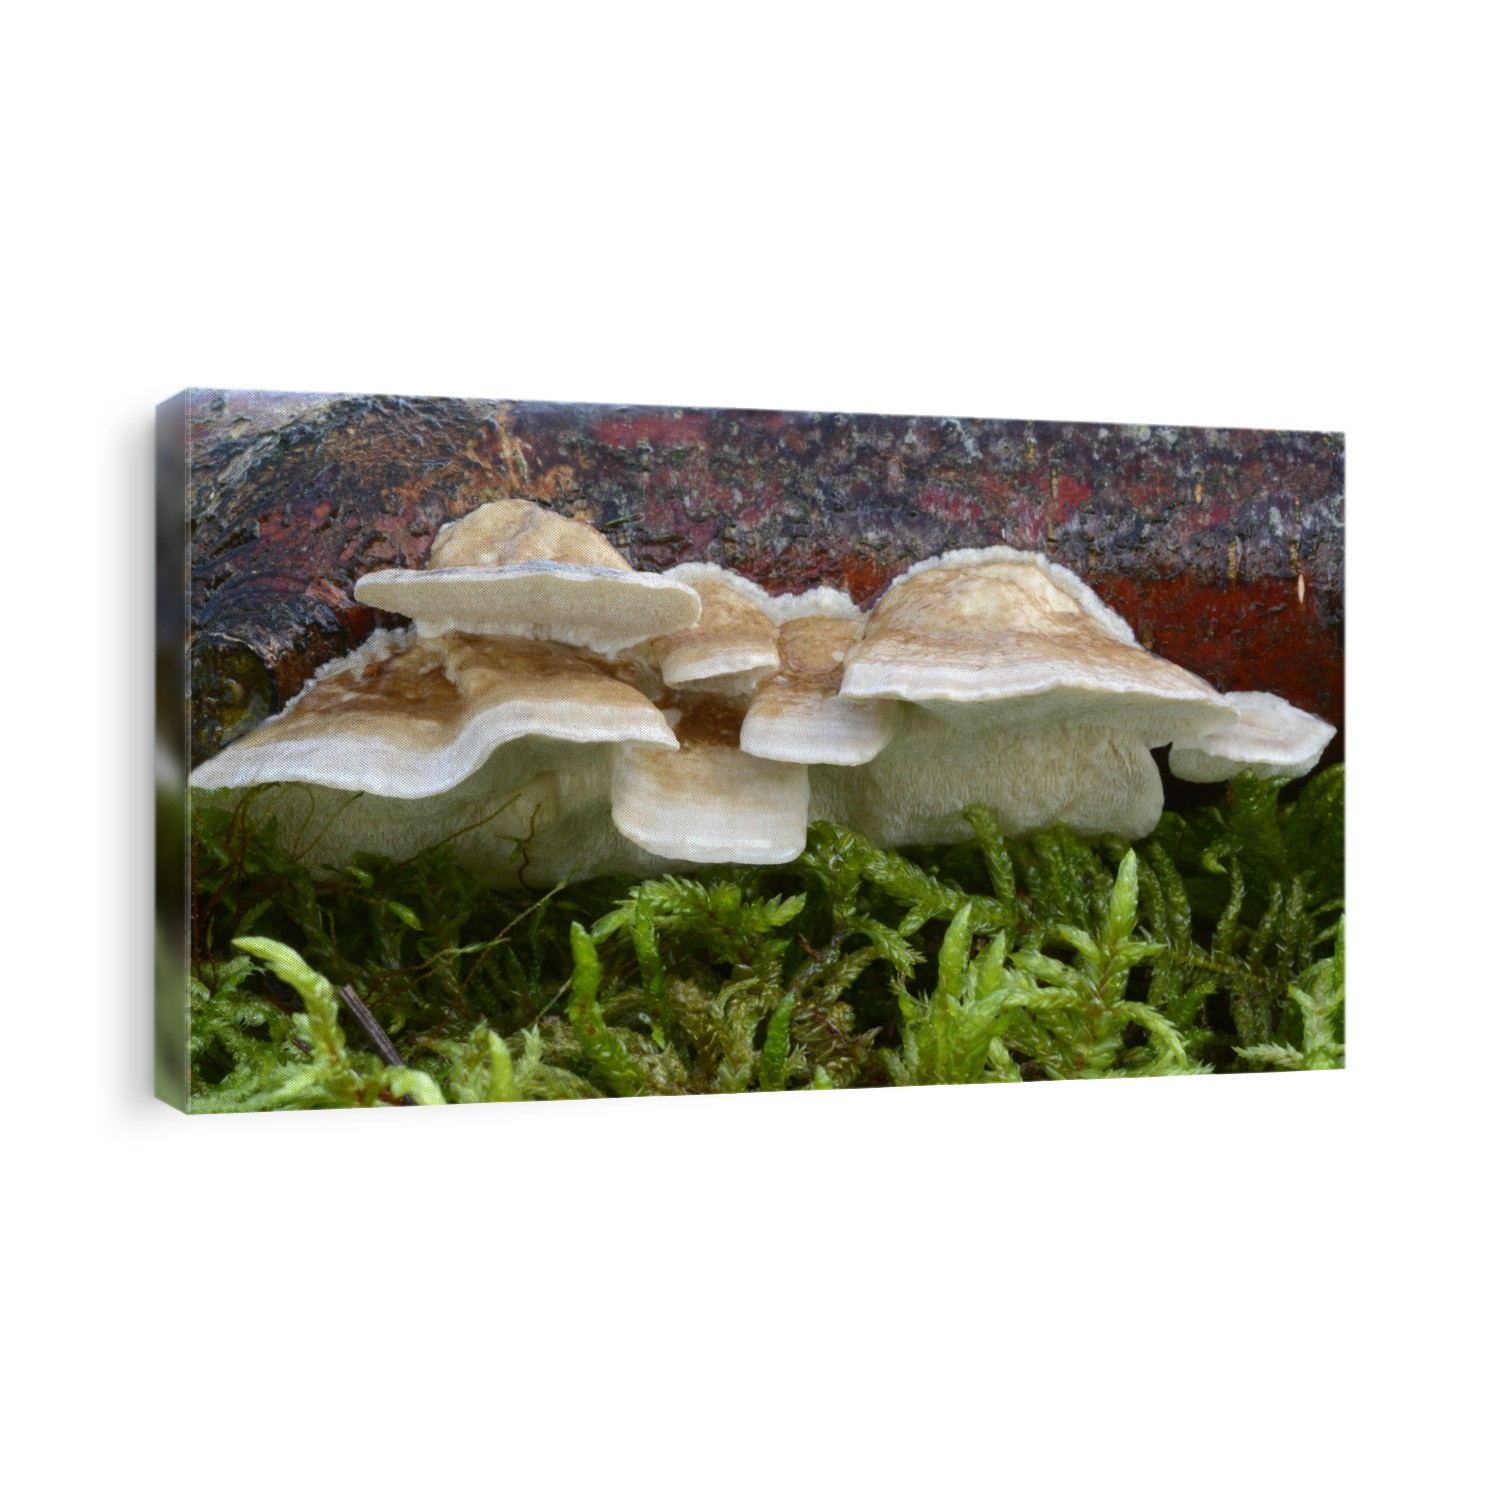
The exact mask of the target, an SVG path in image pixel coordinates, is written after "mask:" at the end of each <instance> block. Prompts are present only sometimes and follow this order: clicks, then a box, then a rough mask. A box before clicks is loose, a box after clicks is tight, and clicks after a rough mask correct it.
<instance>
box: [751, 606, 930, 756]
mask: <svg viewBox="0 0 1500 1500" xmlns="http://www.w3.org/2000/svg"><path fill="white" fill-rule="evenodd" d="M861 624H862V621H861V619H858V618H856V619H849V618H846V617H841V616H838V615H825V614H810V615H803V616H801V617H799V618H796V619H790V620H787V621H785V622H784V623H783V624H782V626H781V629H780V632H779V633H778V637H777V642H778V646H779V650H780V669H779V670H778V671H777V673H776V675H775V676H774V677H770V678H767V680H766V681H764V682H763V683H761V684H760V686H759V687H758V688H757V689H756V692H755V696H754V697H753V698H752V699H751V700H750V707H749V709H748V710H747V711H746V713H745V722H744V724H743V726H742V727H741V729H740V748H741V749H742V750H745V751H747V752H748V753H749V754H751V755H758V756H762V757H764V758H765V759H767V760H782V761H800V762H801V763H802V764H804V765H830V766H858V765H863V764H864V763H865V762H866V761H868V760H873V759H874V757H875V756H877V755H878V754H879V753H880V752H881V751H882V750H883V749H885V747H886V745H888V744H889V743H890V741H891V737H892V736H893V735H894V734H895V733H896V726H897V721H898V718H899V716H900V705H899V704H897V703H888V702H882V701H873V702H856V701H855V700H853V699H850V698H841V697H840V696H839V688H840V687H841V685H842V683H843V678H844V663H845V661H846V660H847V658H848V656H849V653H850V652H851V651H852V650H853V649H854V645H855V642H856V641H858V639H859V633H860V629H861Z"/></svg>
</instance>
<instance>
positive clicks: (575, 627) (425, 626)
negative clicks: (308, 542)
mask: <svg viewBox="0 0 1500 1500" xmlns="http://www.w3.org/2000/svg"><path fill="white" fill-rule="evenodd" d="M354 597H355V598H356V599H358V600H359V601H360V602H361V603H362V604H371V605H374V606H375V607H376V608H377V609H385V610H390V611H392V612H393V613H395V614H399V615H406V616H408V617H409V618H410V619H412V620H414V621H415V622H416V627H417V630H418V632H419V633H420V634H422V635H441V634H444V633H447V632H450V631H467V632H469V633H471V634H474V635H504V636H522V637H528V638H530V639H533V640H542V641H559V642H562V643H563V644H565V645H570V646H582V647H584V648H586V649H587V650H590V651H597V652H599V653H601V654H602V655H605V656H613V655H616V654H618V652H619V651H621V650H622V649H623V648H624V647H626V646H632V645H635V644H636V643H638V642H640V641H644V640H648V639H650V638H651V637H652V636H658V635H666V634H668V633H670V632H672V631H676V630H682V629H685V628H686V627H688V626H690V625H692V624H693V623H694V622H695V621H696V620H697V618H698V613H699V610H700V608H701V606H700V604H699V600H698V595H697V594H696V593H694V591H693V590H692V589H691V588H689V587H688V586H687V585H686V584H684V583H679V582H676V581H675V580H673V579H670V578H667V577H665V576H664V575H662V574H660V573H637V572H636V571H635V570H634V569H633V568H632V567H631V566H630V564H629V563H628V562H626V560H625V559H624V558H623V557H621V556H620V554H619V553H618V552H616V551H615V549H614V548H613V547H611V546H610V544H609V543H608V542H607V541H605V539H604V537H603V536H601V535H600V534H599V532H597V531H595V530H594V528H593V527H592V526H588V525H585V524H584V523H583V522H582V521H572V520H569V519H568V518H566V517H565V516H559V515H556V514H554V513H553V512H551V511H549V510H545V509H543V507H542V506H540V505H537V504H535V503H534V502H532V501H530V500H492V501H490V502H489V503H488V504H487V505H481V506H480V507H479V508H478V509H477V510H474V511H471V512H470V513H469V514H468V515H466V516H465V517H463V519H462V520H459V521H451V522H449V524H448V525H446V526H444V527H443V528H442V530H441V531H439V532H438V534H437V536H436V537H435V538H434V540H433V543H432V551H431V553H430V554H429V555H428V559H427V566H426V567H425V568H383V569H381V570H380V571H379V572H376V573H367V574H366V575H365V576H364V577H363V578H361V579H360V580H359V582H358V583H357V584H355V586H354Z"/></svg>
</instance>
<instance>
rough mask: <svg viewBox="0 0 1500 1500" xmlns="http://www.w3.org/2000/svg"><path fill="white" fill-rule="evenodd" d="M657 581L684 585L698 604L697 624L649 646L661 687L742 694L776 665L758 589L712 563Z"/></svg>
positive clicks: (772, 634) (771, 629) (771, 628)
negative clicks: (699, 601) (698, 688)
mask: <svg viewBox="0 0 1500 1500" xmlns="http://www.w3.org/2000/svg"><path fill="white" fill-rule="evenodd" d="M662 577H663V578H670V579H671V580H672V581H673V582H674V583H685V584H686V585H687V586H688V587H689V588H690V589H692V590H693V592H694V593H696V594H697V595H698V598H699V599H700V600H701V601H702V604H703V612H702V613H701V614H700V615H699V616H698V621H697V624H695V625H691V626H689V627H688V628H687V629H686V630H680V631H677V632H676V633H675V634H673V635H668V636H663V637H662V638H660V639H659V640H656V641H653V642H652V646H653V647H654V649H655V652H656V661H657V665H658V668H659V670H660V672H661V679H662V682H663V683H664V684H665V685H666V686H667V687H682V686H697V685H699V684H701V685H703V686H704V687H712V688H713V689H715V690H716V691H724V692H736V691H742V690H745V689H748V688H750V687H753V686H754V685H755V683H757V682H758V681H760V679H761V678H763V677H766V676H768V675H769V674H770V673H772V672H774V671H775V670H776V668H777V667H778V666H779V665H780V661H781V658H780V657H779V656H778V654H777V651H776V621H775V620H774V619H773V618H772V617H771V615H770V614H769V613H768V612H767V610H766V608H765V604H766V601H767V600H768V599H769V597H770V596H769V595H768V594H767V593H766V592H765V590H764V589H761V588H759V587H757V586H756V585H755V584H753V583H751V582H750V581H749V580H748V579H746V578H741V577H740V576H739V574H738V573H732V572H730V571H729V569H727V568H721V567H719V566H718V564H717V563H682V564H680V565H679V566H677V567H675V568H668V569H667V571H666V572H665V573H663V574H662Z"/></svg>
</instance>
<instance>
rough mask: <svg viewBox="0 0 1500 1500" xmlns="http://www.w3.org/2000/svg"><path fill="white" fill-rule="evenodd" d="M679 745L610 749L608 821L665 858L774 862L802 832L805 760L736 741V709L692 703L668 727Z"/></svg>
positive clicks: (793, 853)
mask: <svg viewBox="0 0 1500 1500" xmlns="http://www.w3.org/2000/svg"><path fill="white" fill-rule="evenodd" d="M672 712H673V713H676V712H677V711H676V710H673V711H672ZM675 728H676V731H677V739H678V742H679V743H680V745H681V747H682V748H681V749H680V750H676V751H672V750H657V749H650V748H645V747H640V746H622V747H621V748H620V749H618V750H617V751H616V752H615V764H614V778H613V784H612V792H611V796H612V803H613V817H614V822H615V827H616V828H618V829H619V830H620V832H621V833H623V834H624V835H625V837H626V838H627V839H629V840H630V841H631V842H632V843H633V844H637V845H639V846H640V847H641V848H642V849H646V850H649V851H650V852H651V853H652V854H656V855H660V856H661V857H662V858H663V859H671V860H689V861H692V862H693V863H695V864H717V863H720V862H721V861H733V862H735V863H738V864H748V865H779V864H784V863H785V862H786V861H787V860H789V859H795V858H796V857H797V856H798V855H799V854H800V853H801V852H802V849H803V846H804V845H805V843H806V840H807V795H808V794H807V767H806V766H803V765H786V764H782V763H779V762H777V761H770V760H760V759H758V758H757V757H755V756H753V755H746V754H745V753H744V751H743V750H741V749H740V748H739V731H740V713H739V711H738V710H736V709H735V708H734V706H733V705H731V704H727V703H724V702H721V701H715V700H713V699H700V700H697V701H695V702H693V703H692V704H691V705H689V707H688V708H687V710H686V711H685V712H683V713H681V715H680V717H679V718H678V720H677V723H676V725H675Z"/></svg>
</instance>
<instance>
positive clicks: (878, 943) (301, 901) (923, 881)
mask: <svg viewBox="0 0 1500 1500" xmlns="http://www.w3.org/2000/svg"><path fill="white" fill-rule="evenodd" d="M966 817H967V818H968V821H969V823H970V826H971V827H972V828H973V830H974V837H973V838H972V839H971V840H970V841H968V842H967V843H963V844H958V845H955V846H952V847H948V848H941V849H918V850H910V849H908V850H903V851H900V852H897V851H893V850H886V849H879V848H877V847H875V846H874V845H873V844H871V843H869V842H868V841H867V840H865V839H863V838H861V837H859V836H858V835H857V834H854V833H850V832H848V831H847V830H844V829H840V828H837V827H835V826H833V825H831V824H826V823H820V824H815V825H814V826H813V827H812V828H811V829H810V830H809V834H808V841H807V849H806V852H805V853H804V854H803V855H802V856H801V857H800V858H799V859H797V860H795V861H794V862H792V863H791V864H788V865H781V866H754V867H746V866H741V867H723V868H712V869H703V870H698V871H695V872H694V875H693V877H692V878H686V877H678V876H668V877H664V878H662V879H659V880H647V881H639V880H631V879H626V878H606V879H599V880H593V881H589V882H586V883H584V884H580V885H574V886H565V887H561V888H558V889H556V890H553V891H548V892H544V893H536V892H532V893H524V892H523V893H518V892H515V891H504V890H496V889H493V888H491V887H489V886H487V885H485V884H483V883H482V882H480V881H478V880H476V879H475V878H473V877H472V876H470V875H467V874H465V873H464V872H463V871H462V870H461V869H460V868H459V867H458V864H457V863H456V861H455V860H454V858H453V856H452V854H451V852H450V851H448V850H445V849H444V848H442V847H438V848H435V849H432V850H428V851H426V852H424V853H423V854H421V855H419V856H417V857H416V858H413V859H410V860H406V861H403V862H400V863H394V862H390V861H383V860H377V859H373V858H364V859H361V860H359V861H358V862H356V863H355V864H352V865H350V866H348V867H347V868H343V869H336V870H334V869H326V868H319V867H318V866H317V865H316V863H315V861H314V860H313V859H312V858H311V857H310V856H309V857H308V858H305V859H303V860H299V859H297V858H295V857H293V856H292V855H290V854H288V853H287V852H286V851H285V850H284V849H282V848H280V847H278V844H277V842H276V839H275V836H274V830H272V829H269V828H266V827H264V826H261V827H253V826H252V824H253V820H251V819H247V818H246V817H245V816H244V815H243V811H240V812H234V811H229V810H225V809H214V808H205V807H197V808H195V809H194V810H193V856H194V910H193V932H192V945H193V965H192V976H191V981H190V1002H189V1003H190V1017H191V1027H190V1042H189V1046H190V1054H191V1066H192V1092H191V1108H193V1109H194V1110H197V1111H203V1112H210V1111H226V1110H254V1109H276V1108H317V1107H340V1106H350V1105H378V1104H393V1103H411V1102H415V1103H440V1102H449V1103H469V1102H478V1101H485V1100H493V1101H504V1100H511V1101H514V1100H527V1099H562V1098H584V1097H597V1096H600V1095H632V1094H683V1093H719V1092H742V1091H746V1090H755V1089H761V1090H780V1089H798V1088H851V1087H870V1086H880V1085H886V1084H926V1083H983V1082H1004V1081H1017V1080H1020V1081H1028V1080H1041V1079H1055V1078H1098V1077H1122V1076H1142V1075H1163V1074H1186V1073H1205V1072H1247V1071H1262V1070H1270V1069H1320V1068H1332V1067H1340V1066H1342V1060H1343V990H1344V981H1343V951H1344V944H1343V919H1342V911H1343V767H1342V765H1335V766H1333V767H1331V768H1329V769H1328V770H1326V771H1323V772H1322V773H1320V774H1319V775H1317V776H1314V777H1313V778H1311V779H1310V780H1308V781H1305V782H1303V783H1294V784H1291V785H1288V784H1287V783H1286V782H1279V781H1274V780H1272V781H1266V780H1257V779H1255V778H1254V777H1253V776H1249V775H1242V776H1240V777H1238V778H1236V779H1235V780H1234V781H1233V782H1231V783H1230V784H1229V786H1228V787H1227V788H1226V790H1225V792H1224V795H1223V797H1222V798H1221V799H1220V801H1219V802H1217V803H1216V804H1213V805H1210V806H1205V807H1198V808H1195V809H1192V810H1189V811H1186V812H1181V813H1178V812H1168V813H1166V814H1165V816H1164V817H1163V818H1162V820H1161V823H1160V826H1159V827H1158V828H1157V830H1156V832H1155V833H1154V834H1153V835H1152V836H1151V837H1149V838H1146V839H1142V840H1139V841H1137V842H1136V843H1135V844H1133V845H1127V844H1125V843H1124V842H1122V841H1120V840H1118V839H1111V838H1101V839H1092V840H1083V839H1080V838H1078V837H1076V836H1074V835H1073V834H1071V833H1070V832H1068V831H1067V830H1066V829H1053V830H1048V831H1045V832H1041V833H1036V834H1032V835H1028V836H1025V837H1020V838H1002V837H1000V836H999V835H998V833H997V832H996V831H995V826H994V822H993V819H992V818H991V817H990V815H989V814H988V813H987V812H986V811H985V810H984V809H983V808H971V809H970V810H969V811H968V813H967V814H966ZM344 986H352V988H353V989H354V991H355V992H356V993H357V995H358V996H360V997H362V998H363V1000H364V1001H365V1003H366V1005H367V1006H368V1008H369V1010H370V1012H371V1013H372V1015H373V1017H374V1018H375V1020H376V1021H377V1022H378V1024H379V1027H381V1028H383V1029H384V1031H385V1032H386V1033H387V1034H388V1035H389V1037H390V1039H391V1042H392V1043H394V1046H395V1048H396V1049H397V1051H399V1054H400V1057H401V1066H395V1065H393V1064H391V1063H390V1062H389V1060H388V1059H384V1058H382V1057H381V1056H380V1055H378V1053H377V1051H376V1050H375V1047H374V1044H373V1043H372V1042H371V1041H370V1039H369V1037H368V1036H367V1035H366V1033H365V1032H364V1031H363V1030H362V1029H361V1028H360V1026H359V1025H358V1024H357V1023H356V1019H355V1017H354V1016H353V1015H352V1014H350V1013H349V1011H348V1008H347V1007H341V1006H340V1004H339V1000H338V992H339V990H340V989H341V988H342V987H344Z"/></svg>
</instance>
